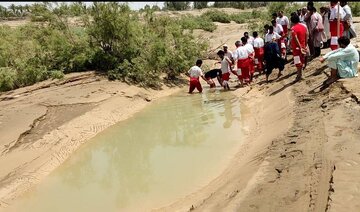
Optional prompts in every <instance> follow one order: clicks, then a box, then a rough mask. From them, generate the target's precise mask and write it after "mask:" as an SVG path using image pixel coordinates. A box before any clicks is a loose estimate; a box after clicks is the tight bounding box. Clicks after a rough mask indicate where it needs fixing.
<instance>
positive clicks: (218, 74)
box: [205, 69, 222, 88]
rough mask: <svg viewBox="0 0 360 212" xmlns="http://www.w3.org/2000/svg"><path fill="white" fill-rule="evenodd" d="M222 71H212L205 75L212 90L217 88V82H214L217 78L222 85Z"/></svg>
mask: <svg viewBox="0 0 360 212" xmlns="http://www.w3.org/2000/svg"><path fill="white" fill-rule="evenodd" d="M221 75H222V73H221V69H212V70H210V71H208V72H206V73H205V79H206V80H207V81H208V82H209V85H210V88H214V87H216V85H215V82H214V81H213V79H214V78H217V80H218V82H219V84H220V85H222V83H221Z"/></svg>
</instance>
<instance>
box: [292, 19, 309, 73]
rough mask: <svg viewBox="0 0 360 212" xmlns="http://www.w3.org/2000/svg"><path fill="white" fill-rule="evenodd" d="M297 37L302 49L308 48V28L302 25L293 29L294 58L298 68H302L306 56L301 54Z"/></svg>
mask: <svg viewBox="0 0 360 212" xmlns="http://www.w3.org/2000/svg"><path fill="white" fill-rule="evenodd" d="M295 36H297V38H298V40H299V42H300V46H301V48H306V27H305V26H304V25H302V24H299V23H297V24H295V25H294V26H293V27H292V28H291V37H292V38H293V39H291V48H292V52H293V56H294V64H295V65H296V67H302V66H303V64H304V62H305V55H304V54H302V53H301V49H300V48H299V47H298V45H297V43H296V41H295Z"/></svg>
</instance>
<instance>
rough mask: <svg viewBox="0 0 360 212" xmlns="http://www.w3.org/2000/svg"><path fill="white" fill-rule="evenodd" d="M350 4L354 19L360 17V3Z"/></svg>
mask: <svg viewBox="0 0 360 212" xmlns="http://www.w3.org/2000/svg"><path fill="white" fill-rule="evenodd" d="M348 4H349V6H350V8H351V12H352V15H353V17H358V16H360V3H359V2H349V3H348Z"/></svg>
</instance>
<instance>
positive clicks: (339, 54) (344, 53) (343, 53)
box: [324, 48, 353, 60]
mask: <svg viewBox="0 0 360 212" xmlns="http://www.w3.org/2000/svg"><path fill="white" fill-rule="evenodd" d="M347 57H353V52H352V51H351V50H350V49H347V48H345V49H341V48H340V49H339V50H338V51H336V52H334V53H333V54H330V55H329V56H327V57H326V58H325V56H324V58H325V59H326V60H339V59H344V58H347Z"/></svg>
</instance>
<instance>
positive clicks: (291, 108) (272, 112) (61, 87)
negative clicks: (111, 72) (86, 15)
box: [0, 23, 360, 212]
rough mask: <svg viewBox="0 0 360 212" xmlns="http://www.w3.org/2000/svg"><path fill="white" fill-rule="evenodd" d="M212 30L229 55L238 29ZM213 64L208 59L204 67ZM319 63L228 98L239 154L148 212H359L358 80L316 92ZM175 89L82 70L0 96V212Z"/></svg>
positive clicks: (322, 69) (321, 73)
mask: <svg viewBox="0 0 360 212" xmlns="http://www.w3.org/2000/svg"><path fill="white" fill-rule="evenodd" d="M218 25H219V28H218V29H217V30H216V31H215V32H214V33H207V32H203V31H201V30H199V31H196V33H197V35H198V36H203V37H204V38H206V39H209V40H210V41H211V47H212V48H215V49H216V47H218V46H221V44H222V43H224V42H226V43H227V44H228V45H229V46H230V49H233V48H232V47H231V46H232V44H233V43H234V42H235V41H236V40H238V39H239V38H240V37H241V36H242V33H243V31H244V30H245V28H244V27H243V25H237V24H235V23H231V24H218ZM357 29H360V26H359V25H358V24H357ZM224 31H226V32H227V33H226V35H224V33H223V32H224ZM359 34H360V33H359ZM357 42H358V40H357ZM324 52H326V51H325V50H324V51H323V53H324ZM213 64H214V61H213V60H208V61H206V63H205V66H204V68H205V70H208V69H210V68H213V67H214V66H215V65H213ZM325 65H326V64H321V63H319V62H318V61H312V62H310V64H309V65H308V67H307V68H306V70H305V73H304V77H305V79H304V80H303V81H301V82H298V83H293V80H294V79H295V67H294V66H293V65H291V64H288V65H287V67H286V70H285V71H284V73H283V74H284V75H283V77H281V78H280V79H277V80H275V81H273V82H272V83H269V84H266V83H264V76H261V77H259V78H258V79H256V84H254V85H252V86H251V87H247V88H240V89H236V90H234V91H232V92H233V93H234V94H235V95H237V96H239V97H241V99H242V101H243V102H244V104H246V105H247V106H248V107H249V108H250V113H247V114H249V115H248V117H245V120H244V121H245V124H246V126H247V138H246V139H245V141H244V143H243V145H242V146H241V148H240V149H239V151H238V153H237V155H236V156H235V157H234V158H233V160H232V161H231V162H230V164H229V166H228V167H227V168H226V169H225V171H224V172H223V173H222V174H221V175H220V176H218V177H217V178H216V179H213V180H212V181H211V182H210V183H209V184H208V185H207V186H205V187H204V188H202V189H200V190H199V191H197V192H195V193H193V194H189V195H188V196H186V197H184V198H182V199H180V200H179V201H177V202H174V203H171V204H169V205H168V206H164V207H162V208H158V209H156V210H155V211H274V212H275V211H276V212H277V211H316V212H317V211H359V210H360V201H359V200H360V182H359V181H358V179H359V177H360V143H359V141H360V122H359V121H358V118H359V117H360V105H359V99H360V98H359V97H360V92H359V87H360V84H359V81H360V79H359V78H353V79H347V80H339V81H338V82H336V83H334V84H333V85H331V86H330V87H329V88H326V89H325V90H322V91H320V90H319V89H316V87H317V86H318V85H320V84H321V83H322V81H323V80H325V79H326V78H327V74H328V69H326V66H325ZM274 72H275V73H273V76H272V77H273V78H274V77H275V75H276V74H277V73H276V72H277V71H276V70H274ZM234 84H235V83H232V85H234ZM205 86H206V85H205ZM179 89H180V88H178V87H173V88H170V87H166V86H164V87H163V90H160V91H154V90H145V89H142V88H138V87H136V86H129V85H127V84H124V83H119V82H109V81H107V80H106V79H105V78H104V77H102V76H98V75H96V74H95V73H93V72H86V73H74V74H70V75H67V76H66V79H65V80H60V81H58V80H56V81H45V82H41V83H38V84H36V85H33V86H29V87H26V88H21V89H17V90H15V91H11V92H7V93H5V94H1V95H0V108H1V110H0V154H1V155H0V167H1V169H0V209H1V208H2V207H6V206H7V205H8V204H11V202H12V201H13V200H16V198H17V197H18V196H19V195H21V194H22V193H23V192H25V191H26V190H28V189H30V188H31V187H33V186H34V185H35V184H36V183H38V182H40V181H41V180H42V179H43V178H44V177H46V175H47V174H49V173H50V172H51V171H52V170H54V169H55V168H56V167H57V166H59V165H60V164H61V163H62V162H64V161H65V160H66V158H68V157H69V155H71V154H72V153H73V152H74V151H75V150H76V149H77V148H78V147H79V146H80V145H81V144H82V143H84V142H86V141H87V140H88V139H89V138H91V137H93V136H95V135H96V134H97V133H98V132H100V131H102V130H104V129H105V128H106V127H108V126H110V125H112V124H114V123H116V122H118V121H120V120H124V119H126V118H128V117H130V116H131V115H133V114H134V113H135V112H137V111H139V110H141V109H142V108H144V107H145V106H146V105H148V104H149V101H151V100H153V99H157V98H160V97H163V96H167V95H170V94H172V93H174V92H176V91H178V90H179Z"/></svg>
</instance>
